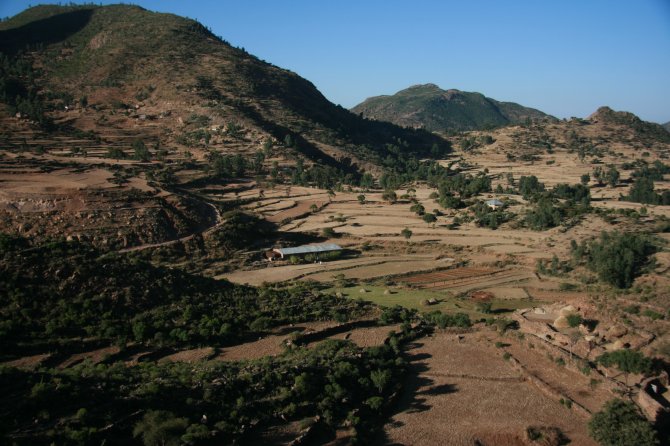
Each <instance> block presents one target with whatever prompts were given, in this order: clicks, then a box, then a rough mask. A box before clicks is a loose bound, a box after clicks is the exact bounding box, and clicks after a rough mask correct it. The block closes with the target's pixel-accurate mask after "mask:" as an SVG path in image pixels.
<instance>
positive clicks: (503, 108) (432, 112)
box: [351, 84, 554, 132]
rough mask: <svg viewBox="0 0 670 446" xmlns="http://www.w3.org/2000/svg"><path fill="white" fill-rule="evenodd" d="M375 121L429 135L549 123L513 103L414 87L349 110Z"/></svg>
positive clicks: (538, 113) (432, 87) (427, 86)
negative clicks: (511, 125)
mask: <svg viewBox="0 0 670 446" xmlns="http://www.w3.org/2000/svg"><path fill="white" fill-rule="evenodd" d="M351 110H352V111H353V112H354V113H359V114H360V115H361V116H363V117H366V118H369V119H374V120H377V121H387V122H392V123H394V124H398V125H402V126H405V127H412V128H424V129H426V130H430V131H432V132H449V131H465V130H481V129H486V128H493V127H500V126H504V125H508V124H518V123H521V122H525V121H527V120H543V119H549V120H553V119H554V118H552V117H551V116H549V115H546V114H545V113H542V112H541V111H539V110H535V109H532V108H528V107H523V106H521V105H519V104H515V103H513V102H499V101H496V100H495V99H491V98H487V97H486V96H484V95H482V94H480V93H469V92H465V91H459V90H453V89H452V90H446V91H445V90H442V89H440V88H439V87H438V86H437V85H434V84H425V85H415V86H413V87H409V88H407V89H405V90H402V91H399V92H397V93H396V94H394V95H392V96H377V97H373V98H368V99H366V100H365V101H363V102H362V103H360V104H358V105H357V106H355V107H354V108H352V109H351Z"/></svg>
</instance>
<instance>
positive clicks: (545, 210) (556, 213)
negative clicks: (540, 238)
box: [526, 198, 561, 231]
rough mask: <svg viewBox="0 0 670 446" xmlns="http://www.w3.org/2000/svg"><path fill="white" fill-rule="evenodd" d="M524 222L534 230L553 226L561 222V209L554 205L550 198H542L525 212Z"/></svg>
mask: <svg viewBox="0 0 670 446" xmlns="http://www.w3.org/2000/svg"><path fill="white" fill-rule="evenodd" d="M526 224H527V225H528V227H530V228H531V229H534V230H536V231H542V230H544V229H547V228H553V227H554V226H558V225H559V224H561V211H560V210H559V209H558V208H556V207H554V205H553V203H552V202H551V200H550V199H547V198H545V199H542V200H540V201H539V202H538V203H537V206H535V208H534V209H533V210H531V211H530V212H528V214H526Z"/></svg>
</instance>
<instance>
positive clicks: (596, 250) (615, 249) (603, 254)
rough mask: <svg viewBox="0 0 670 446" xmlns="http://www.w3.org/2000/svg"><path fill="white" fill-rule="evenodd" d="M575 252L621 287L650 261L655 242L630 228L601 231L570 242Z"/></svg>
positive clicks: (628, 284) (579, 259) (578, 257)
mask: <svg viewBox="0 0 670 446" xmlns="http://www.w3.org/2000/svg"><path fill="white" fill-rule="evenodd" d="M571 249H572V255H573V258H575V259H576V260H577V261H579V262H581V261H585V263H586V265H587V266H588V267H589V268H590V269H591V270H593V271H595V272H596V273H598V275H599V276H600V279H601V280H603V281H604V282H607V283H609V284H611V285H614V286H616V287H618V288H629V287H630V286H631V285H632V284H633V281H634V280H635V277H637V276H638V275H640V274H641V272H642V271H643V269H644V268H645V266H647V265H648V263H649V259H650V256H651V255H652V254H653V253H655V252H656V249H657V248H656V246H655V244H654V243H653V241H652V240H651V238H649V237H648V236H646V235H644V234H634V233H628V232H602V233H601V234H600V237H599V238H598V239H596V240H593V241H591V242H588V243H587V242H583V243H582V244H577V243H571Z"/></svg>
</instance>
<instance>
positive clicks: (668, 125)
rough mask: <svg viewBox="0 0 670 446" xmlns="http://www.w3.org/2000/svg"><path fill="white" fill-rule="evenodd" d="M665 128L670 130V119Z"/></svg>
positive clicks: (664, 125)
mask: <svg viewBox="0 0 670 446" xmlns="http://www.w3.org/2000/svg"><path fill="white" fill-rule="evenodd" d="M663 128H664V129H666V130H667V131H668V132H670V121H669V122H666V123H665V124H663Z"/></svg>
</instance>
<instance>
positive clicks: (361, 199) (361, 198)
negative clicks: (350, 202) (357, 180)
mask: <svg viewBox="0 0 670 446" xmlns="http://www.w3.org/2000/svg"><path fill="white" fill-rule="evenodd" d="M356 198H358V202H359V203H360V204H365V195H363V194H360V195H359V196H358V197H356Z"/></svg>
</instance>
